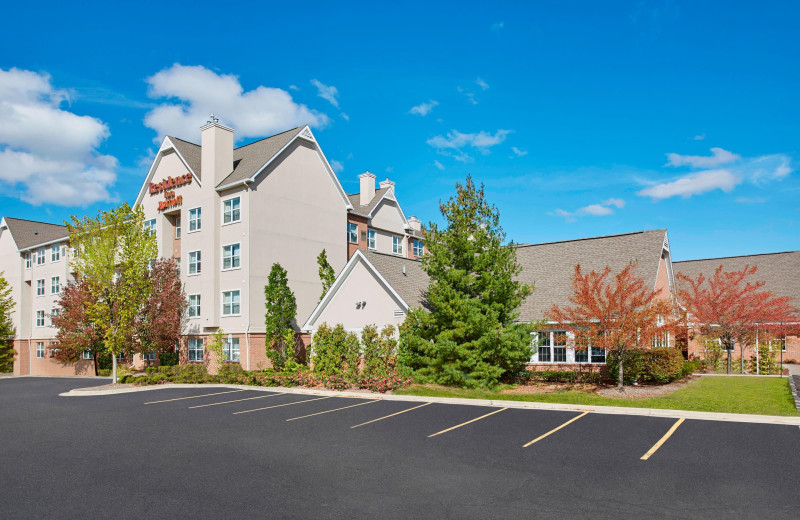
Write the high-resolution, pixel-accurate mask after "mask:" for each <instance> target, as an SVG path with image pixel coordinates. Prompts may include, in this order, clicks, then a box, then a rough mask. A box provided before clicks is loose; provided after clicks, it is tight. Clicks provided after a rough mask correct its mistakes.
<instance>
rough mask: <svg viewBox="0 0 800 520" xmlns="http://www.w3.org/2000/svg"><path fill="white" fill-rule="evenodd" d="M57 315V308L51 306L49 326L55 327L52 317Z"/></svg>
mask: <svg viewBox="0 0 800 520" xmlns="http://www.w3.org/2000/svg"><path fill="white" fill-rule="evenodd" d="M56 317H58V309H56V308H53V309H50V326H51V327H55V323H54V322H53V318H56Z"/></svg>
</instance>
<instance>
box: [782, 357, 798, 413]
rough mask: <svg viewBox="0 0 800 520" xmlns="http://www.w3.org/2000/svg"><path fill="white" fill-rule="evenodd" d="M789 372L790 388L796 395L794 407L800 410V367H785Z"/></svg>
mask: <svg viewBox="0 0 800 520" xmlns="http://www.w3.org/2000/svg"><path fill="white" fill-rule="evenodd" d="M783 368H785V369H787V370H788V371H789V386H790V387H791V389H792V395H794V406H795V408H797V409H798V410H800V365H783Z"/></svg>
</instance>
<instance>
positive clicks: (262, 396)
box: [189, 392, 286, 410]
mask: <svg viewBox="0 0 800 520" xmlns="http://www.w3.org/2000/svg"><path fill="white" fill-rule="evenodd" d="M279 395H286V392H280V393H278V394H267V395H259V396H256V397H246V398H244V399H234V400H233V401H222V402H221V403H210V404H198V405H197V406H190V407H189V409H190V410H191V409H192V408H205V407H206V406H217V405H218V404H228V403H240V402H242V401H252V400H253V399H264V398H265V397H277V396H279Z"/></svg>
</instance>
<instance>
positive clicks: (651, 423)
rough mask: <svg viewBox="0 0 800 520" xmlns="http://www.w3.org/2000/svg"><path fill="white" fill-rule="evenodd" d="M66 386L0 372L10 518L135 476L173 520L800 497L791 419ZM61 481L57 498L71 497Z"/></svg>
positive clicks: (791, 504) (774, 513)
mask: <svg viewBox="0 0 800 520" xmlns="http://www.w3.org/2000/svg"><path fill="white" fill-rule="evenodd" d="M73 382H74V381H70V380H66V382H64V381H63V380H62V381H61V382H59V380H47V381H46V382H43V381H40V380H25V379H17V380H14V381H2V382H0V442H3V443H4V446H9V449H8V450H4V456H5V457H6V459H7V464H4V465H3V468H2V469H0V486H4V487H3V489H12V490H14V494H13V500H12V502H11V505H12V507H11V508H10V509H11V511H12V512H13V513H20V514H16V515H15V514H12V515H11V517H12V518H13V517H31V516H70V515H69V514H65V515H61V514H57V515H53V514H52V513H53V512H54V511H56V510H55V509H49V508H48V507H49V506H47V505H46V504H43V503H42V501H41V500H40V495H37V494H36V493H35V492H34V489H32V488H37V482H42V481H43V480H42V479H43V478H44V477H43V476H44V475H47V479H48V480H49V479H53V478H55V479H66V480H69V482H70V486H68V487H72V486H79V487H80V486H86V487H87V488H92V489H97V488H99V489H100V490H105V491H107V492H112V490H113V489H115V487H114V486H123V487H125V488H126V489H128V488H129V487H130V486H136V487H135V490H136V491H134V492H133V496H134V498H135V497H139V498H140V499H141V500H142V502H137V503H139V504H151V503H152V502H151V501H152V498H153V496H157V497H160V498H161V500H162V502H161V503H162V504H166V505H165V506H164V507H166V508H167V509H168V511H161V510H157V511H156V510H154V511H150V512H151V513H153V514H152V515H151V516H166V515H167V514H169V516H174V517H178V518H180V517H192V518H197V516H198V514H199V516H201V517H203V516H218V515H214V514H200V513H208V511H217V512H220V513H224V514H221V515H219V516H244V515H253V514H261V513H264V511H265V509H264V508H267V507H268V508H269V511H270V514H269V515H267V516H273V517H297V518H301V517H309V516H325V517H331V518H335V517H342V518H356V517H368V516H370V517H371V516H382V517H384V518H386V517H388V518H392V517H406V518H407V517H409V516H411V517H432V516H435V517H442V518H447V517H462V518H463V517H482V518H487V517H506V516H510V515H519V514H524V515H526V516H531V515H530V513H531V511H536V512H537V515H539V516H562V517H564V516H570V517H606V516H612V515H616V516H619V515H622V516H632V515H634V514H637V515H638V514H647V515H648V516H649V517H655V518H674V517H684V518H693V517H694V518H709V517H715V516H717V514H716V513H718V512H720V513H721V512H730V511H736V517H737V518H747V517H756V516H758V517H760V518H764V517H769V518H772V517H775V518H780V517H782V516H783V515H784V514H786V513H788V512H790V511H792V512H795V513H796V508H798V507H800V497H798V494H797V493H796V486H797V484H798V482H800V450H798V448H799V447H800V428H798V427H797V426H782V425H764V424H743V423H723V422H712V421H698V420H685V421H684V420H676V419H669V418H657V417H639V416H629V415H625V416H615V415H604V414H597V413H591V412H589V413H585V412H572V411H546V410H526V409H516V408H509V409H506V408H502V407H486V406H468V405H450V404H441V403H429V402H404V401H386V400H382V399H376V398H373V397H371V396H365V397H363V398H361V397H359V398H350V397H339V396H327V395H312V394H292V393H282V392H279V391H271V390H270V391H262V390H250V389H246V390H234V389H225V388H208V389H202V388H192V389H177V388H164V389H158V390H151V391H146V392H138V393H130V394H119V395H113V396H98V397H81V398H56V397H53V396H54V395H55V394H54V392H55V391H57V390H58V391H64V390H68V389H69V388H71V387H75V386H79V385H74V384H73ZM82 386H85V384H84V385H82ZM55 393H57V392H55ZM12 404H13V405H12ZM53 439H61V442H60V443H59V444H54V442H53ZM81 439H88V441H89V442H86V443H83V442H81ZM63 446H68V447H70V449H64V448H63ZM73 450H77V451H73ZM78 454H80V455H78ZM66 489H67V488H66V487H65V489H60V488H57V489H55V490H53V489H50V490H49V491H48V495H47V496H48V497H49V499H53V500H56V499H60V500H65V501H68V500H67V499H68V494H67V492H66ZM176 493H177V494H178V496H179V497H181V499H180V500H178V501H176V500H175V496H176V495H175V494H176ZM220 504H225V508H222V509H220V507H221V506H220ZM142 507H143V508H144V509H141V508H142ZM149 507H151V506H150V505H141V506H140V508H139V509H137V514H133V513H132V512H130V511H115V514H116V515H117V516H119V517H120V518H127V517H131V518H133V517H141V516H142V515H144V516H147V512H148V508H149ZM66 508H67V510H68V511H72V509H71V508H74V512H75V516H82V517H85V518H86V517H91V516H92V515H93V514H94V512H92V511H91V510H88V513H87V512H86V511H85V510H83V509H81V507H80V504H76V503H75V502H74V501H70V502H69V505H68V506H66ZM58 512H64V511H60V510H59V511H58ZM191 512H193V513H194V514H189V513H191ZM22 513H26V514H22ZM78 513H80V514H78ZM228 513H231V514H230V515H229V514H228ZM87 514H88V516H87ZM96 516H98V517H99V516H105V515H99V514H98V515H96ZM262 516H263V514H262ZM794 516H796V515H794V514H792V515H791V516H788V517H794Z"/></svg>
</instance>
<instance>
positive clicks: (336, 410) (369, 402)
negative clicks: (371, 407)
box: [286, 399, 381, 422]
mask: <svg viewBox="0 0 800 520" xmlns="http://www.w3.org/2000/svg"><path fill="white" fill-rule="evenodd" d="M380 400H381V399H375V400H374V401H367V402H366V403H358V404H351V405H350V406H342V407H341V408H334V409H333V410H325V411H324V412H317V413H310V414H308V415H302V416H300V417H292V418H291V419H286V422H289V421H296V420H298V419H305V418H306V417H314V416H315V415H322V414H325V413H331V412H338V411H339V410H346V409H347V408H355V407H356V406H364V405H365V404H372V403H377V402H378V401H380Z"/></svg>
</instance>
